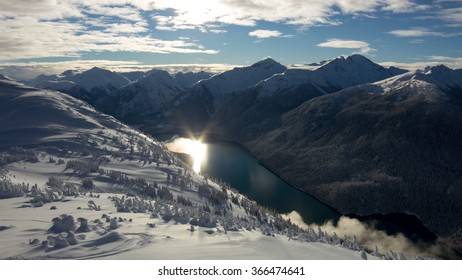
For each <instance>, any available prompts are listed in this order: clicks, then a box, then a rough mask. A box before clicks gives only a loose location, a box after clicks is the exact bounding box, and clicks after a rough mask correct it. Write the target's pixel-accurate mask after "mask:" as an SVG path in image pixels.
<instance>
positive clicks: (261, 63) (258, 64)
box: [250, 57, 285, 69]
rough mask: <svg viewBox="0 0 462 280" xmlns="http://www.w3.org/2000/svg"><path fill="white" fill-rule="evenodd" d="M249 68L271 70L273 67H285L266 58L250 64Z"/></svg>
mask: <svg viewBox="0 0 462 280" xmlns="http://www.w3.org/2000/svg"><path fill="white" fill-rule="evenodd" d="M250 67H254V68H264V69H269V68H273V67H285V66H283V65H282V64H280V63H279V62H277V61H276V60H274V59H272V58H270V57H267V58H265V59H263V60H260V61H258V62H256V63H254V64H252V65H251V66H250Z"/></svg>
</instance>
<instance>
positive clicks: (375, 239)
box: [282, 211, 454, 259]
mask: <svg viewBox="0 0 462 280" xmlns="http://www.w3.org/2000/svg"><path fill="white" fill-rule="evenodd" d="M282 217H283V218H285V219H289V218H290V220H291V221H292V222H293V223H294V224H296V225H298V226H300V227H302V228H304V229H308V228H309V227H311V228H312V229H314V230H317V228H318V226H320V227H321V229H322V231H325V232H327V233H328V234H329V235H330V236H332V235H333V234H334V232H335V233H336V234H337V235H338V237H339V238H344V236H346V237H347V238H348V239H350V240H353V237H356V240H357V241H358V243H359V244H360V245H361V246H362V247H364V248H366V249H367V250H368V251H375V249H376V246H377V249H378V252H379V253H381V254H385V253H386V252H390V251H393V252H403V253H404V255H405V256H406V258H408V259H412V258H414V257H416V256H421V257H423V258H426V259H427V258H431V259H433V258H438V256H452V255H454V253H453V252H452V250H451V249H450V248H448V246H447V245H446V244H445V243H444V242H443V241H442V240H441V239H440V238H438V239H437V240H436V242H435V243H434V244H430V243H428V242H424V241H417V242H414V241H413V240H411V239H409V238H407V237H406V236H404V235H403V234H401V233H398V234H395V235H389V234H387V233H386V232H385V231H382V230H378V229H376V228H374V226H372V225H369V224H366V223H363V222H361V221H359V220H358V219H355V218H350V217H346V216H342V217H340V220H339V221H338V223H337V225H334V223H333V222H332V221H328V222H326V223H324V224H322V225H318V224H310V225H307V224H306V223H305V222H304V221H303V218H302V216H301V215H300V214H299V213H298V212H296V211H292V212H290V213H287V214H282Z"/></svg>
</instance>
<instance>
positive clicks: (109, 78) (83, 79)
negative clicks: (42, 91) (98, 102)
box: [28, 67, 130, 92]
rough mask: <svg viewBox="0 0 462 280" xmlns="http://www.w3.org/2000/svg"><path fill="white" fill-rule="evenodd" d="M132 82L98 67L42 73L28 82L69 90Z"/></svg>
mask: <svg viewBox="0 0 462 280" xmlns="http://www.w3.org/2000/svg"><path fill="white" fill-rule="evenodd" d="M129 83H130V80H129V79H127V78H126V77H124V76H122V75H120V74H118V73H115V72H112V71H109V70H105V69H101V68H98V67H93V68H92V69H90V70H87V71H84V72H81V73H79V72H78V71H75V70H67V71H65V72H63V73H62V74H60V75H50V76H47V75H40V76H37V77H36V78H34V79H32V80H31V81H29V82H28V84H29V85H31V86H34V87H39V88H48V89H54V90H68V89H70V88H72V87H79V88H82V89H84V90H86V91H87V92H91V91H92V90H93V89H95V88H103V89H107V88H108V87H110V86H112V87H117V88H120V87H123V86H126V85H128V84H129Z"/></svg>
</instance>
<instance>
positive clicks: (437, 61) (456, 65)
mask: <svg viewBox="0 0 462 280" xmlns="http://www.w3.org/2000/svg"><path fill="white" fill-rule="evenodd" d="M379 64H380V65H382V66H384V67H390V66H395V67H399V68H402V69H406V70H409V71H413V70H417V69H424V68H425V67H427V66H437V65H441V64H444V65H446V66H447V67H449V68H452V69H462V57H448V56H441V55H433V56H427V57H425V60H423V61H416V62H410V63H403V62H393V61H387V62H380V63H379Z"/></svg>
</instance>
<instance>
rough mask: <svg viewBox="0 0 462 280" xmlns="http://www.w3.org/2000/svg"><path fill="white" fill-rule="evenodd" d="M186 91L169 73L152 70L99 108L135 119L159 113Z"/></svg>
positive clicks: (111, 96)
mask: <svg viewBox="0 0 462 280" xmlns="http://www.w3.org/2000/svg"><path fill="white" fill-rule="evenodd" d="M184 90H185V87H184V86H183V85H182V84H180V83H179V81H178V80H177V79H175V77H174V76H172V75H170V74H169V73H168V72H167V71H163V70H152V71H150V72H149V73H148V74H147V75H145V76H144V77H143V78H140V79H139V80H138V81H136V82H135V83H132V84H130V85H128V86H126V87H124V88H122V89H120V90H118V91H115V92H114V93H112V94H110V95H109V96H107V97H106V98H104V99H102V100H101V102H100V103H99V104H97V106H98V108H101V109H102V110H103V111H105V112H111V110H114V111H113V112H114V114H115V115H116V116H117V117H120V118H122V119H133V118H137V117H142V116H147V115H150V114H154V113H156V112H159V111H160V110H161V109H164V108H166V106H167V104H168V103H169V102H171V101H172V100H173V98H175V97H176V96H177V95H178V94H180V93H181V92H183V91H184Z"/></svg>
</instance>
